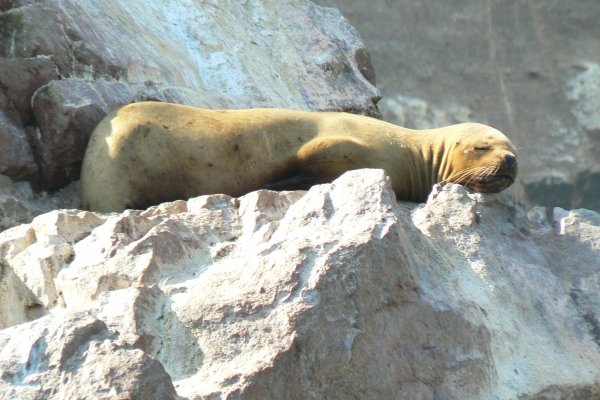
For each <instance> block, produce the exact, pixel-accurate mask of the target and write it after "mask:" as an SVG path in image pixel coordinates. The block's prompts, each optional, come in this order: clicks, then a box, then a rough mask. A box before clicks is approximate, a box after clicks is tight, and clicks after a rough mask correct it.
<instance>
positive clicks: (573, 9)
mask: <svg viewBox="0 0 600 400" xmlns="http://www.w3.org/2000/svg"><path fill="white" fill-rule="evenodd" d="M315 2H316V3H318V4H321V5H324V6H329V7H337V8H339V10H340V11H341V12H342V14H343V15H344V16H345V17H346V18H348V20H349V21H350V23H351V24H352V25H353V26H355V27H356V28H357V30H358V31H359V32H360V34H361V37H362V38H363V40H364V42H365V45H366V47H367V48H368V49H369V52H370V54H371V56H372V60H373V64H374V69H375V72H376V73H377V83H378V87H379V89H380V90H381V92H382V95H383V97H382V101H381V102H380V109H381V112H382V115H383V116H384V120H386V121H388V122H391V123H397V124H406V126H407V127H409V128H415V127H418V126H419V124H422V125H433V126H434V127H438V126H440V125H443V124H449V123H455V122H458V121H456V119H455V118H453V117H455V116H456V115H457V111H460V110H468V111H469V113H468V115H467V117H468V119H469V120H470V121H474V122H481V123H486V124H488V125H491V126H493V127H495V128H497V129H499V130H500V131H502V132H504V133H505V134H506V135H508V136H509V137H510V138H511V139H512V140H513V142H514V143H515V145H516V146H517V147H518V148H519V170H520V171H519V173H520V177H521V181H522V183H523V189H524V190H523V194H524V195H525V196H522V197H523V199H522V200H523V201H524V202H525V203H527V205H528V207H531V206H535V205H539V206H545V207H548V208H549V209H551V208H554V207H557V206H558V207H562V208H565V209H572V208H587V209H592V210H595V211H600V200H599V199H600V173H599V171H600V159H599V158H598V156H597V155H598V152H599V151H600V113H599V112H598V110H599V105H600V52H598V51H597V50H596V49H595V48H594V46H591V45H590V43H596V38H597V35H598V32H597V28H596V24H595V21H597V20H598V19H599V18H600V3H598V2H597V1H594V0H585V1H579V2H577V4H567V3H564V2H556V3H552V4H550V3H547V2H546V3H543V2H540V3H536V4H535V5H532V4H529V3H519V4H516V3H515V4H512V3H510V4H509V3H506V2H503V1H499V0H491V1H488V0H476V1H469V2H443V3H441V2H439V1H436V0H425V1H423V0H405V1H396V2H394V1H377V2H365V1H362V0H350V1H349V0H315ZM573 27H577V29H574V28H573ZM398 97H400V98H401V99H402V98H404V99H412V100H415V101H417V102H422V103H424V104H426V105H427V106H428V109H429V112H428V113H427V115H426V116H425V118H422V117H421V115H419V111H420V110H419V109H417V110H414V111H416V115H414V117H412V116H411V115H410V114H411V112H408V113H404V112H402V111H413V110H409V107H406V104H405V102H403V101H401V100H400V101H399V100H398ZM436 110H437V111H438V112H436ZM407 114H408V115H407ZM440 116H446V117H451V118H443V117H440ZM459 116H460V114H459ZM423 120H425V121H423ZM459 120H460V119H459ZM423 122H425V123H423ZM422 125H421V126H422Z"/></svg>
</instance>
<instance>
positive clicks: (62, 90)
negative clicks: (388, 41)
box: [0, 0, 380, 222]
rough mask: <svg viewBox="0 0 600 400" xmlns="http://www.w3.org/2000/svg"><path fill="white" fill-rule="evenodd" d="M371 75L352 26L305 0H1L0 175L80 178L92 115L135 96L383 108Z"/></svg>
mask: <svg viewBox="0 0 600 400" xmlns="http://www.w3.org/2000/svg"><path fill="white" fill-rule="evenodd" d="M374 83H375V76H374V70H373V67H372V64H371V62H370V58H369V55H368V52H367V51H366V49H365V47H364V45H363V43H362V42H361V40H360V38H359V36H358V33H357V32H356V30H355V29H354V28H353V27H352V26H350V24H349V23H348V22H347V21H346V20H345V19H344V18H343V17H342V15H341V14H340V13H339V12H338V11H337V10H333V9H328V8H322V7H319V6H316V5H315V4H313V3H312V2H310V1H308V0H301V1H283V2H275V1H251V2H247V1H244V2H239V1H233V0H227V1H219V2H218V4H217V3H214V2H198V1H185V2H179V1H163V0H150V1H148V0H144V1H142V0H133V1H127V2H123V1H114V0H110V1H106V0H84V1H81V0H40V1H30V0H10V1H3V2H0V174H3V175H6V176H9V177H10V178H11V179H12V180H13V181H20V180H27V181H29V182H31V183H32V184H33V186H34V189H36V190H37V191H40V190H41V191H56V190H57V189H61V188H63V187H65V186H66V185H68V184H70V183H71V182H74V181H76V180H78V179H79V172H80V166H81V161H82V159H83V156H84V152H85V148H86V145H87V141H88V139H89V137H90V135H91V133H92V130H93V129H94V127H95V126H96V124H97V123H98V122H99V121H100V120H101V119H102V118H103V117H104V116H105V115H106V114H107V113H108V112H110V111H112V110H114V109H115V108H117V107H119V106H121V105H124V104H128V103H131V102H134V101H144V100H156V101H165V102H172V103H181V104H187V105H191V106H197V107H205V108H212V109H224V108H226V109H237V108H254V107H280V108H290V109H304V110H329V111H349V112H353V113H361V114H366V115H371V116H373V117H380V114H379V111H378V109H377V107H376V105H375V103H376V102H377V100H378V99H379V91H378V90H377V88H375V86H374ZM13 200H14V201H15V202H17V203H20V204H21V205H22V206H24V207H25V208H26V209H27V206H26V204H25V202H24V201H22V199H13ZM67 206H69V205H68V204H64V205H63V208H64V207H67ZM27 212H28V213H29V214H32V210H29V209H28V211H27ZM33 214H35V213H33ZM21 217H22V219H26V220H27V222H29V221H30V219H27V218H28V217H27V216H26V215H25V214H22V215H21Z"/></svg>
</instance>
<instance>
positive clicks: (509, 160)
mask: <svg viewBox="0 0 600 400" xmlns="http://www.w3.org/2000/svg"><path fill="white" fill-rule="evenodd" d="M504 162H505V163H506V166H507V167H508V168H513V167H515V166H516V165H517V157H515V156H513V155H512V154H507V155H505V156H504Z"/></svg>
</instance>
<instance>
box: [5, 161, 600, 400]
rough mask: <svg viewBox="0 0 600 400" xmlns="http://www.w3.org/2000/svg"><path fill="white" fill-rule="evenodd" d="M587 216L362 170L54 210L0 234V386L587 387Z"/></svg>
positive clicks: (598, 358) (593, 244)
mask: <svg viewBox="0 0 600 400" xmlns="http://www.w3.org/2000/svg"><path fill="white" fill-rule="evenodd" d="M599 229H600V215H598V214H597V213H594V212H591V211H588V210H574V211H570V212H568V211H562V212H561V211H560V210H556V211H555V212H554V213H553V221H551V222H549V221H548V220H547V218H546V213H545V210H543V209H534V210H532V211H530V212H529V214H526V213H525V212H524V211H523V210H522V209H521V208H519V207H518V206H515V205H514V204H513V203H512V202H511V200H510V199H509V198H508V197H506V196H505V195H503V194H481V193H472V192H470V191H468V190H466V189H465V188H463V187H461V186H457V185H447V186H444V187H439V186H437V187H436V188H434V191H433V192H432V194H431V196H430V198H429V200H428V202H427V204H422V205H419V204H414V203H406V202H396V199H395V196H394V193H393V191H392V190H391V186H390V181H389V178H388V177H386V176H385V173H384V172H383V171H381V170H359V171H351V172H348V173H346V174H344V175H343V176H342V177H340V178H339V179H337V180H336V181H334V182H333V183H332V184H327V185H318V186H315V187H313V188H311V189H310V190H309V191H308V192H281V193H278V192H271V191H265V190H261V191H257V192H253V193H249V194H248V195H246V196H243V197H241V198H239V199H233V198H231V197H228V196H224V195H213V196H202V197H198V198H195V199H190V200H189V201H187V202H184V201H177V202H173V203H166V204H162V205H160V206H156V207H151V208H150V209H148V210H145V211H134V210H128V211H126V212H124V213H122V214H105V215H102V214H94V213H87V212H78V211H65V210H59V211H54V212H52V213H49V214H45V215H42V216H39V217H37V218H36V219H35V220H34V222H33V223H32V224H28V225H22V226H20V227H16V228H12V229H11V230H8V231H5V232H3V233H2V234H0V265H1V266H2V268H3V271H2V274H1V275H0V276H1V277H2V278H1V279H2V280H1V281H0V286H1V287H2V288H3V290H2V291H0V296H1V298H0V318H1V320H0V324H1V326H3V327H4V328H5V329H3V330H1V331H0V348H1V349H2V350H0V370H1V371H3V373H2V374H0V390H2V392H3V393H9V394H10V395H11V396H13V397H19V396H21V397H23V396H25V395H27V396H29V398H42V397H44V396H47V395H48V393H54V394H57V395H56V397H57V398H60V396H63V397H74V396H80V397H86V398H100V397H102V396H112V397H114V396H116V395H118V394H119V393H120V392H119V390H122V391H123V393H126V394H125V395H124V396H134V397H135V394H136V393H142V394H140V396H142V397H143V398H145V397H144V396H146V397H148V398H174V396H180V397H182V398H240V399H241V398H244V399H269V398H270V399H292V398H332V399H337V398H339V399H347V398H365V399H369V398H410V399H413V398H424V399H433V398H447V399H489V398H496V399H514V398H531V399H533V398H596V397H595V396H596V395H595V393H597V392H598V390H599V389H600V387H599V386H600V383H599V382H600V349H599V346H600V339H599V338H598V334H597V331H598V328H597V327H598V324H599V322H598V321H600V319H599V318H600V316H599V315H598V310H599V309H600V308H599V306H600V295H599V292H598V290H597V287H598V282H600V259H598V257H597V249H598V243H599V239H598V238H600V230H599ZM25 266H28V267H27V268H25ZM94 368H97V369H98V370H99V371H109V370H110V371H112V372H111V374H108V375H107V374H104V373H99V374H95V375H91V374H92V372H91V371H93V370H94ZM61 371H66V372H61ZM61 373H62V374H65V373H66V374H68V376H70V377H71V378H70V379H69V380H66V381H64V380H61V379H59V377H60V376H62V375H61ZM88 380H90V383H88ZM151 383H152V384H151ZM152 385H154V386H152ZM111 388H113V389H111ZM110 390H113V392H110ZM175 392H176V393H175ZM107 393H108V394H107ZM160 396H162V397H160Z"/></svg>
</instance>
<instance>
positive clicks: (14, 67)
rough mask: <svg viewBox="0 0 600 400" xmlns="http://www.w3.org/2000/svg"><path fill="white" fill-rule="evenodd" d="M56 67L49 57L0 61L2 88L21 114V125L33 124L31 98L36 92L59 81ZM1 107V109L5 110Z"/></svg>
mask: <svg viewBox="0 0 600 400" xmlns="http://www.w3.org/2000/svg"><path fill="white" fill-rule="evenodd" d="M58 77H59V75H58V71H57V70H56V66H55V65H54V63H53V62H52V60H51V59H50V58H49V57H44V56H40V57H35V58H2V59H0V87H1V88H2V89H3V90H5V95H6V97H7V98H8V99H9V100H10V102H11V103H12V104H13V106H14V107H15V109H16V110H17V111H18V113H19V118H20V120H21V124H22V125H24V126H27V125H31V124H33V122H34V121H33V112H32V109H31V98H32V97H33V94H34V93H35V91H36V90H38V89H39V88H41V87H42V86H44V85H45V84H47V83H48V82H50V81H53V80H56V79H58ZM4 108H5V107H1V106H0V109H4Z"/></svg>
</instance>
